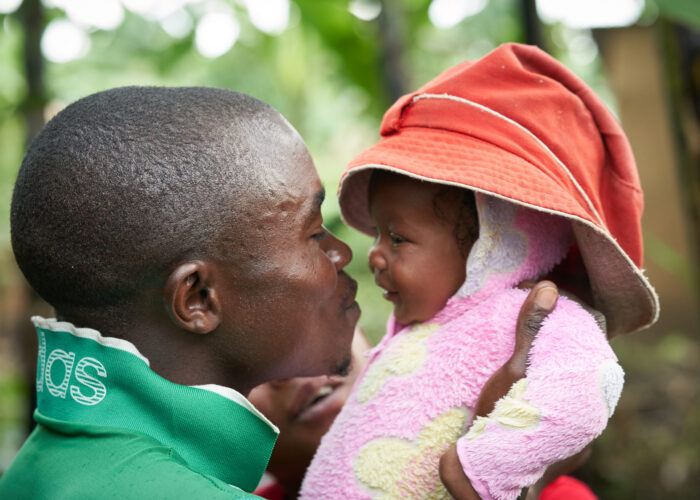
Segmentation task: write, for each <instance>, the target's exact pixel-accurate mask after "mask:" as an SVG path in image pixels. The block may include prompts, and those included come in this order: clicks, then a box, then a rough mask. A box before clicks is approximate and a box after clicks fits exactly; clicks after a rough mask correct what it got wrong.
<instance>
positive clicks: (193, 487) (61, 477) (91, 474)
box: [0, 428, 258, 499]
mask: <svg viewBox="0 0 700 500" xmlns="http://www.w3.org/2000/svg"><path fill="white" fill-rule="evenodd" d="M232 466H235V465H233V464H232ZM79 496H82V497H86V498H92V497H93V496H95V497H99V498H117V497H118V498H217V499H229V498H258V497H255V496H254V495H252V494H250V493H246V492H244V491H243V490H240V489H238V488H236V487H234V486H231V485H229V484H226V483H224V482H223V481H221V480H219V479H217V478H215V477H213V476H208V475H205V474H200V473H198V472H196V471H194V470H192V469H190V468H189V467H188V465H187V464H186V463H185V462H184V461H183V460H182V459H181V458H180V457H179V456H178V455H177V453H175V452H174V451H173V450H172V449H171V448H168V447H165V446H162V445H161V444H160V443H158V442H157V441H155V440H153V439H151V438H148V437H146V436H142V435H139V434H135V433H124V432H113V433H110V432H105V433H101V434H99V435H94V434H93V435H77V436H65V435H61V434H58V433H55V432H51V431H49V430H47V429H45V428H40V429H38V430H36V431H35V432H34V433H33V434H32V436H31V437H30V438H29V439H28V440H27V442H26V443H25V445H24V446H23V447H22V449H21V450H20V452H19V453H18V455H17V457H16V459H15V461H14V462H13V463H12V465H11V466H10V468H9V469H8V470H7V472H6V474H5V475H4V476H3V477H2V478H0V497H2V498H73V497H79Z"/></svg>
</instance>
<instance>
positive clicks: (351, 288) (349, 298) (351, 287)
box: [343, 275, 357, 309]
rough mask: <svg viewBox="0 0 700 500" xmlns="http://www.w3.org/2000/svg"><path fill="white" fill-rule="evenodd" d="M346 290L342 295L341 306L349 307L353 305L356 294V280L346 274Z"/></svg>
mask: <svg viewBox="0 0 700 500" xmlns="http://www.w3.org/2000/svg"><path fill="white" fill-rule="evenodd" d="M346 276H347V275H346ZM347 279H348V290H347V292H345V294H344V295H343V307H344V308H345V309H349V308H351V307H353V306H354V305H355V297H356V296H357V281H355V280H354V279H352V278H351V277H350V276H347Z"/></svg>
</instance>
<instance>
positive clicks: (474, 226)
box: [368, 169, 479, 258]
mask: <svg viewBox="0 0 700 500" xmlns="http://www.w3.org/2000/svg"><path fill="white" fill-rule="evenodd" d="M398 177H402V178H406V177H409V176H406V175H402V174H400V173H398V172H394V171H392V170H384V169H375V170H373V171H372V175H371V177H370V179H369V185H368V190H369V193H370V196H371V193H372V191H373V189H374V186H376V184H377V183H379V182H382V181H385V180H389V181H390V180H391V179H396V178H398ZM409 178H411V179H413V180H415V181H416V182H430V181H427V180H423V179H416V178H413V177H409ZM435 184H438V185H440V184H439V183H437V182H436V183H435ZM440 186H441V187H440V189H439V190H438V191H437V193H435V196H434V197H433V210H434V211H435V215H437V216H438V217H439V218H440V219H442V220H444V221H445V222H447V223H448V224H453V230H452V233H453V234H454V237H455V241H456V242H457V247H458V248H459V251H460V252H461V254H462V257H465V258H466V257H467V256H468V254H469V250H470V249H471V247H472V244H473V243H474V242H475V241H476V239H477V238H478V237H479V216H478V214H477V211H476V199H475V198H474V193H473V191H471V190H470V189H467V188H460V187H457V186H452V185H447V184H444V185H440ZM368 199H369V197H368Z"/></svg>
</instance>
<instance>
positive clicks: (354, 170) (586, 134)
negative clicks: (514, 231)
mask: <svg viewBox="0 0 700 500" xmlns="http://www.w3.org/2000/svg"><path fill="white" fill-rule="evenodd" d="M380 133H381V136H382V137H381V139H380V140H379V142H378V143H377V144H375V145H374V146H371V147H370V148H368V149H366V150H365V151H363V152H362V153H360V154H359V155H358V156H357V157H355V159H353V160H352V161H351V163H350V165H349V166H348V167H347V169H346V171H345V173H344V174H343V177H342V179H341V182H340V187H339V191H338V196H339V202H340V208H341V213H342V216H343V218H344V220H345V221H346V222H347V223H348V224H349V225H350V226H352V227H354V228H356V229H358V230H360V231H362V232H364V233H367V234H372V221H371V219H370V215H369V204H368V184H369V180H370V177H371V173H372V170H374V169H385V170H392V171H395V172H398V173H401V174H404V175H409V176H412V177H415V178H418V179H424V180H427V181H430V182H437V183H442V184H446V185H454V186H458V187H465V188H469V189H471V190H473V191H476V192H482V193H485V194H488V195H492V196H496V197H498V198H502V199H505V200H508V201H510V202H512V203H516V204H518V205H521V206H526V207H530V208H532V209H535V210H540V211H543V212H548V213H552V214H556V215H559V216H561V217H565V218H566V219H568V220H569V221H570V222H571V226H572V230H573V233H574V236H575V239H576V245H577V246H578V250H579V252H580V258H577V259H574V262H575V264H574V266H575V267H576V266H578V269H573V270H570V271H571V272H573V273H574V274H576V273H579V274H581V273H585V275H586V276H587V278H588V282H589V286H590V290H589V291H590V294H591V296H592V299H593V302H594V304H593V305H594V306H595V307H596V308H597V309H598V310H600V311H601V312H602V313H603V314H605V317H606V319H607V323H608V335H609V336H610V337H612V336H614V335H616V334H620V333H629V332H633V331H636V330H639V329H642V328H645V327H647V326H649V325H651V324H652V323H654V322H655V321H656V319H657V318H658V312H659V303H658V297H657V296H656V293H655V292H654V289H653V288H652V286H651V285H650V284H649V282H648V281H647V279H646V277H645V276H644V274H643V271H642V269H641V266H642V236H641V226H640V222H641V215H642V208H643V199H642V191H641V187H640V184H639V177H638V174H637V168H636V165H635V161H634V157H633V156H632V151H631V149H630V146H629V143H628V141H627V138H626V137H625V134H624V132H623V131H622V129H621V128H620V125H619V124H618V123H617V120H616V119H615V118H614V117H613V115H612V114H611V113H610V112H609V111H608V109H607V108H606V106H605V105H604V104H603V102H602V101H601V100H600V99H599V98H598V97H597V96H596V95H595V94H594V93H593V91H592V90H591V89H590V88H589V87H588V86H587V85H586V84H585V83H584V82H583V81H582V80H580V79H579V78H578V77H577V76H576V75H574V74H573V73H572V72H571V71H569V70H568V69H567V68H566V67H564V66H563V65H562V64H561V63H559V62H558V61H556V60H555V59H554V58H552V57H551V56H549V55H548V54H547V53H545V52H543V51H542V50H540V49H538V48H536V47H531V46H526V45H520V44H505V45H502V46H500V47H498V48H497V49H495V50H493V51H492V52H491V53H489V54H487V55H486V56H484V57H483V58H481V59H480V60H478V61H466V62H463V63H461V64H459V65H457V66H455V67H453V68H450V69H448V70H447V71H445V72H444V73H442V74H441V75H439V76H438V77H437V78H435V79H434V80H432V81H430V82H429V83H427V84H426V85H424V86H423V87H421V88H420V89H418V90H417V91H415V92H413V93H411V94H407V95H405V96H403V97H401V98H400V99H399V100H398V101H396V103H394V105H393V106H392V107H391V108H389V110H388V111H387V112H386V114H385V115H384V119H383V120H382V124H381V128H380Z"/></svg>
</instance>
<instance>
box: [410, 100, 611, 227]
mask: <svg viewBox="0 0 700 500" xmlns="http://www.w3.org/2000/svg"><path fill="white" fill-rule="evenodd" d="M421 99H445V100H449V101H456V102H460V103H462V104H467V105H469V106H473V107H475V108H478V109H480V110H482V111H486V112H487V113H490V114H492V115H493V116H495V117H497V118H500V119H501V120H505V121H506V122H508V123H510V124H511V125H515V126H516V127H518V128H519V129H520V130H522V131H523V132H525V133H526V134H528V135H529V136H530V137H531V138H532V139H534V140H535V142H537V144H539V145H540V147H541V148H542V149H544V150H545V151H546V152H547V154H548V155H549V156H550V157H552V159H553V160H554V161H555V162H556V163H557V165H559V166H560V167H561V168H562V169H563V170H564V171H565V172H566V175H568V176H569V179H570V180H571V182H572V183H573V184H574V186H575V187H576V189H577V190H578V192H579V194H580V195H581V196H582V197H583V199H584V200H585V201H586V204H587V205H588V208H590V209H591V211H592V212H593V214H594V215H595V217H596V219H598V222H599V223H600V225H601V226H605V224H604V223H603V219H601V217H600V215H599V214H598V211H597V210H596V209H595V207H594V206H593V203H592V202H591V200H590V198H589V197H588V195H587V194H586V192H585V191H584V190H583V188H582V187H581V185H580V184H579V183H578V181H577V180H576V178H575V177H574V176H573V174H572V173H571V171H570V170H569V168H568V167H567V166H566V165H565V164H564V162H563V161H561V160H560V159H559V157H558V156H557V155H555V154H554V152H553V151H552V150H551V149H549V147H548V146H547V145H546V144H545V143H544V142H542V140H541V139H540V138H539V137H537V136H536V135H535V134H534V133H532V132H531V131H530V130H529V129H528V128H526V127H524V126H523V125H521V124H520V123H518V122H516V121H515V120H513V119H511V118H508V117H507V116H505V115H502V114H501V113H499V112H498V111H494V110H493V109H491V108H488V107H486V106H484V105H483V104H479V103H478V102H473V101H470V100H468V99H464V98H463V97H457V96H454V95H450V94H419V95H417V96H415V97H413V99H412V102H417V101H419V100H421Z"/></svg>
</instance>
